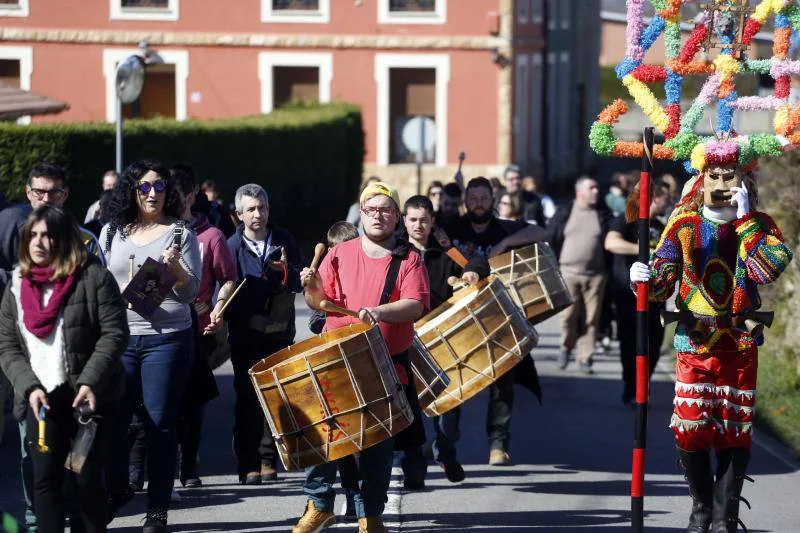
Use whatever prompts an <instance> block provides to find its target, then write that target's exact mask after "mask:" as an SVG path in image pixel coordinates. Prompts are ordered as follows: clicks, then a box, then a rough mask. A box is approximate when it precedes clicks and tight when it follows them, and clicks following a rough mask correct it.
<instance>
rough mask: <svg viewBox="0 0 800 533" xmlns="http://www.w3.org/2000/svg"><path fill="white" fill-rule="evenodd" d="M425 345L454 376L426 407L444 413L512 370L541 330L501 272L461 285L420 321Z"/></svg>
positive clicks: (418, 328) (420, 337)
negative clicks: (514, 296) (529, 318)
mask: <svg viewBox="0 0 800 533" xmlns="http://www.w3.org/2000/svg"><path fill="white" fill-rule="evenodd" d="M414 327H415V329H416V333H417V338H415V343H420V344H422V345H424V347H425V349H427V350H428V352H429V353H430V354H431V356H432V357H433V358H434V359H435V360H436V362H437V363H438V364H439V366H440V367H441V368H442V369H443V370H444V372H445V373H446V374H447V376H448V377H449V378H450V384H449V385H448V386H447V388H446V389H445V391H444V392H443V393H442V394H441V395H440V396H438V397H437V398H436V399H435V400H434V401H433V402H430V403H429V404H428V405H427V406H426V407H425V409H424V411H425V414H426V415H428V416H439V415H441V414H443V413H445V412H447V411H449V410H450V409H452V408H454V407H456V406H458V405H461V404H462V403H463V402H465V401H466V400H468V399H469V398H471V397H473V396H474V395H476V394H478V393H479V392H480V391H482V390H483V389H485V388H486V387H488V386H489V385H491V384H492V383H494V382H495V381H496V380H497V379H498V378H500V377H501V376H502V375H503V374H505V373H506V372H508V371H509V370H511V369H512V368H513V367H514V366H515V365H516V364H517V363H519V362H520V361H521V360H522V359H523V358H524V357H528V354H529V352H530V350H531V349H532V348H533V347H534V346H536V344H537V343H538V341H539V335H538V333H537V332H536V330H535V329H534V328H533V326H532V325H531V324H530V323H529V322H528V321H527V319H526V318H525V316H524V315H523V314H522V310H521V309H520V308H519V307H518V306H517V305H516V304H515V303H514V302H513V300H512V298H511V296H510V295H509V294H508V291H507V290H506V289H505V287H504V286H503V283H502V282H501V281H500V280H499V279H498V278H497V277H495V276H490V277H489V278H487V279H486V280H483V281H481V282H479V283H478V284H477V285H475V286H473V287H468V288H465V289H462V290H460V291H458V292H457V293H456V294H454V295H453V296H452V297H451V298H450V299H449V300H447V301H446V302H445V303H443V304H442V305H440V306H439V307H437V308H436V309H434V310H433V311H432V312H431V313H430V314H428V315H426V316H425V317H423V318H422V319H420V320H418V321H417V322H416V323H415V325H414Z"/></svg>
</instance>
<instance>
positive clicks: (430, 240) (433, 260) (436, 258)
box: [402, 195, 489, 490]
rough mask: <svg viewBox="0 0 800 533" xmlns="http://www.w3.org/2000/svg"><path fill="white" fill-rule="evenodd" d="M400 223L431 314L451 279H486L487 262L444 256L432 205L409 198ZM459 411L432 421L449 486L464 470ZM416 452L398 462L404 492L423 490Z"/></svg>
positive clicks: (419, 452)
mask: <svg viewBox="0 0 800 533" xmlns="http://www.w3.org/2000/svg"><path fill="white" fill-rule="evenodd" d="M403 213H404V215H403V222H404V224H405V230H406V233H407V236H408V242H410V243H411V244H412V245H413V246H414V248H416V249H417V251H419V253H420V254H422V259H423V260H424V261H425V267H426V268H427V270H428V280H429V283H430V290H431V292H430V294H431V310H434V309H436V308H437V307H439V306H440V305H442V304H443V303H444V302H445V301H447V299H448V298H450V297H451V296H452V295H453V287H451V286H450V284H449V283H448V279H449V278H450V277H452V276H455V277H458V278H462V279H463V280H464V281H466V282H467V283H469V284H475V283H477V282H478V280H479V279H482V278H485V277H487V276H488V275H489V262H488V261H487V260H486V258H485V257H483V256H480V255H476V256H474V257H473V259H472V260H471V261H470V262H469V263H468V264H467V265H466V266H465V267H463V268H462V267H460V266H459V265H458V264H456V263H455V262H454V261H453V260H452V259H450V257H449V256H448V255H447V253H446V252H445V250H444V248H443V247H442V246H441V244H440V243H439V241H438V240H437V239H436V238H435V237H433V235H432V230H433V215H434V210H433V204H432V202H431V201H430V200H429V199H428V198H426V197H425V196H421V195H418V196H412V197H411V198H409V199H408V200H407V201H406V203H405V206H403ZM460 417H461V408H460V407H455V408H454V409H451V410H450V411H448V412H447V413H445V414H444V415H443V416H437V417H435V418H434V419H433V427H434V431H435V434H436V437H435V439H434V441H433V458H434V460H435V461H436V462H437V463H439V464H440V465H441V467H442V468H443V469H444V473H445V476H446V477H447V479H448V480H449V481H450V482H451V483H458V482H460V481H463V480H464V477H465V475H464V468H463V467H462V466H461V464H460V463H459V462H458V459H457V457H456V446H455V445H456V442H457V441H458V438H459V430H458V421H459V419H460ZM418 448H420V449H413V450H412V449H409V450H406V451H405V456H404V457H403V460H402V467H403V473H404V475H405V479H404V485H405V488H406V489H407V490H409V489H411V490H419V489H422V488H424V487H425V472H426V469H427V464H426V462H425V459H424V457H423V454H422V450H421V447H418Z"/></svg>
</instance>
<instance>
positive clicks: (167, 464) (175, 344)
mask: <svg viewBox="0 0 800 533" xmlns="http://www.w3.org/2000/svg"><path fill="white" fill-rule="evenodd" d="M122 362H123V364H124V365H125V374H126V376H127V384H126V386H125V394H124V396H123V398H122V400H121V401H120V408H119V414H118V416H117V420H116V427H115V439H114V441H113V442H116V443H120V444H123V445H121V446H116V447H115V448H114V449H113V451H112V452H111V460H110V464H109V468H108V478H109V479H108V485H109V493H111V494H121V493H123V492H125V491H126V490H127V487H128V462H129V459H130V454H129V448H128V446H127V443H128V425H129V424H130V422H131V418H132V416H133V411H134V409H135V408H136V404H137V401H138V399H139V398H141V400H142V402H143V403H144V410H143V412H142V414H143V420H142V423H143V424H144V428H145V435H146V442H147V473H148V479H149V481H150V482H149V483H148V485H147V508H148V509H149V510H166V509H169V504H170V494H171V493H172V484H173V481H174V479H175V466H176V456H177V451H178V445H177V438H176V431H175V427H176V424H177V422H178V415H179V414H180V408H181V400H182V398H183V393H184V390H185V388H186V382H187V380H188V379H189V372H190V371H191V369H192V365H193V364H194V333H193V332H192V329H191V328H188V329H185V330H183V331H178V332H175V333H164V334H158V335H131V338H130V341H129V342H128V348H127V349H126V350H125V355H123V357H122Z"/></svg>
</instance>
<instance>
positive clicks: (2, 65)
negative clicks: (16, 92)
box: [0, 46, 33, 124]
mask: <svg viewBox="0 0 800 533" xmlns="http://www.w3.org/2000/svg"><path fill="white" fill-rule="evenodd" d="M31 74H33V49H32V48H31V47H30V46H0V82H2V83H5V84H6V85H10V86H12V87H16V88H18V89H22V90H24V91H30V90H31ZM30 123H31V117H29V116H25V117H20V118H18V119H17V124H30Z"/></svg>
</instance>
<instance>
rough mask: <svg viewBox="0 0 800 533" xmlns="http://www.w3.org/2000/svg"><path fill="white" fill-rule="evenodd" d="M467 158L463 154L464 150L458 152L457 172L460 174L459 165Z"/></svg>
mask: <svg viewBox="0 0 800 533" xmlns="http://www.w3.org/2000/svg"><path fill="white" fill-rule="evenodd" d="M466 158H467V154H466V153H464V150H461V151H460V152H458V171H459V172H461V165H462V164H463V163H464V160H465V159H466Z"/></svg>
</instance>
